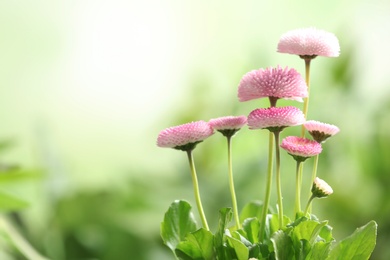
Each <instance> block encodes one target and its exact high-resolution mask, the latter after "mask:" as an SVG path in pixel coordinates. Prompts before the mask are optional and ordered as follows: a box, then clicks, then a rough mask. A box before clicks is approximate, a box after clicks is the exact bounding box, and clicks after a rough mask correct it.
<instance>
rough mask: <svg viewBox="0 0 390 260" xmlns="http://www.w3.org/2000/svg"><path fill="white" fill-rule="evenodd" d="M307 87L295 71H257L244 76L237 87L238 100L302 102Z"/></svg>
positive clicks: (277, 68)
mask: <svg viewBox="0 0 390 260" xmlns="http://www.w3.org/2000/svg"><path fill="white" fill-rule="evenodd" d="M307 95H308V93H307V86H306V83H305V80H304V79H303V78H302V76H301V75H300V74H299V73H298V72H297V71H296V70H295V69H289V68H288V67H286V68H284V69H283V68H281V67H280V66H277V67H276V68H267V69H258V70H253V71H250V72H248V73H247V74H245V75H244V76H243V77H242V79H241V81H240V84H239V85H238V99H239V100H240V101H248V100H252V99H257V98H265V97H268V98H274V99H279V98H284V99H292V100H297V101H302V98H304V97H307Z"/></svg>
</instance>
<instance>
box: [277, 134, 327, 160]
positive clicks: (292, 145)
mask: <svg viewBox="0 0 390 260" xmlns="http://www.w3.org/2000/svg"><path fill="white" fill-rule="evenodd" d="M280 147H282V148H283V149H284V150H286V151H287V152H288V153H289V154H290V155H291V156H293V157H294V159H295V160H297V161H304V160H306V159H307V158H310V157H312V156H315V155H317V154H320V153H321V152H322V147H321V144H320V143H317V142H316V141H312V140H310V139H306V138H302V137H296V136H288V137H286V138H284V139H283V141H282V144H281V145H280Z"/></svg>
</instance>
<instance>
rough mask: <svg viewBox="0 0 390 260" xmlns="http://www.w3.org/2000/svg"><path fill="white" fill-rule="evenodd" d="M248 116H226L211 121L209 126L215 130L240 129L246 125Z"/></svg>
mask: <svg viewBox="0 0 390 260" xmlns="http://www.w3.org/2000/svg"><path fill="white" fill-rule="evenodd" d="M246 121H247V119H246V116H225V117H219V118H214V119H210V121H209V124H210V125H211V127H213V128H214V129H215V130H230V129H240V128H241V127H243V126H244V125H245V124H246Z"/></svg>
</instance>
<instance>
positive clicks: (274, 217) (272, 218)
mask: <svg viewBox="0 0 390 260" xmlns="http://www.w3.org/2000/svg"><path fill="white" fill-rule="evenodd" d="M290 222H291V220H290V219H289V218H288V217H286V216H283V224H284V226H286V225H287V224H288V223H290ZM265 224H266V227H265V233H266V237H268V238H270V237H271V236H272V234H273V233H275V232H276V231H278V230H279V218H278V214H268V215H267V221H266V223H265Z"/></svg>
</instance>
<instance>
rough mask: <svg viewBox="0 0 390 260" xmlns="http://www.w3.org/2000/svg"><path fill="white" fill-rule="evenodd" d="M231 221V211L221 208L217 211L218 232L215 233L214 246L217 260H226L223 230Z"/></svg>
mask: <svg viewBox="0 0 390 260" xmlns="http://www.w3.org/2000/svg"><path fill="white" fill-rule="evenodd" d="M231 219H232V209H231V208H222V209H220V210H219V222H218V230H217V232H216V233H215V237H214V245H215V249H216V252H217V257H218V259H228V258H226V247H225V246H224V234H225V229H226V227H227V225H228V223H229V222H230V221H231Z"/></svg>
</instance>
